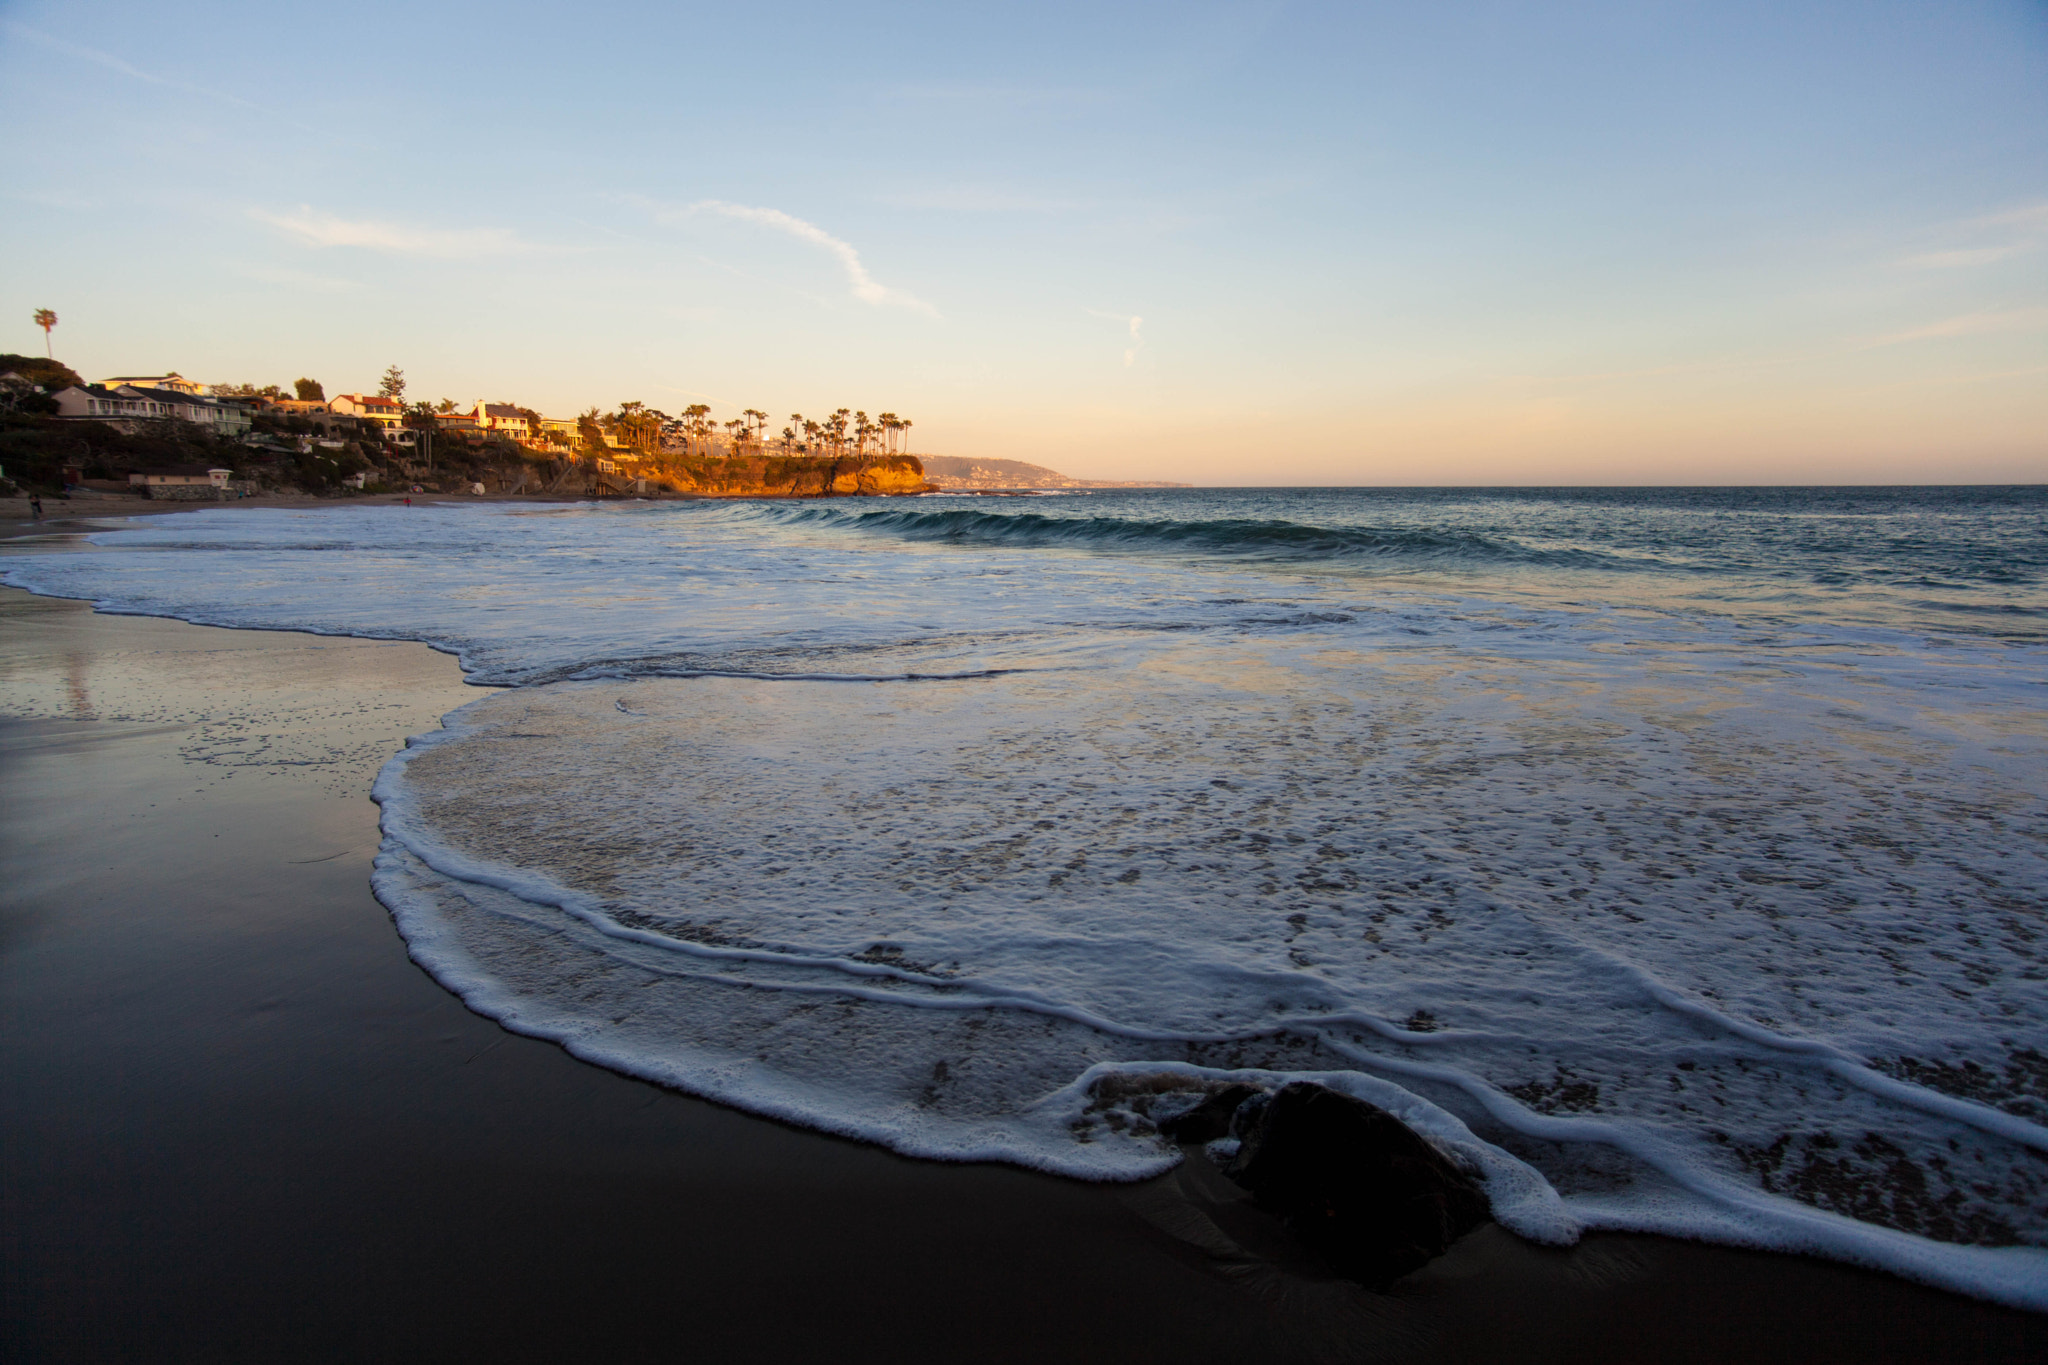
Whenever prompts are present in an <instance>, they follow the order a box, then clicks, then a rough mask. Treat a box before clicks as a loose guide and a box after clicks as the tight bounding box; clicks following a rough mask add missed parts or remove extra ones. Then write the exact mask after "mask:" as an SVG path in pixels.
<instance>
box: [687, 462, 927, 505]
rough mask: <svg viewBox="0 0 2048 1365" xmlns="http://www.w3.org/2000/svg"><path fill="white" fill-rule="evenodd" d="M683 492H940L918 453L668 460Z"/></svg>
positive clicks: (766, 494)
mask: <svg viewBox="0 0 2048 1365" xmlns="http://www.w3.org/2000/svg"><path fill="white" fill-rule="evenodd" d="M655 479H658V481H659V482H661V483H663V484H665V485H667V486H668V487H670V488H672V489H673V490H674V491H676V492H678V493H696V494H699V495H700V496H707V497H724V498H749V497H752V498H759V497H798V498H801V497H857V496H860V495H863V494H865V495H870V496H874V495H883V496H886V495H890V494H904V493H936V492H938V491H939V490H938V488H937V487H936V486H935V485H933V484H932V483H931V482H930V481H929V480H927V479H926V478H925V474H924V466H923V465H922V464H920V463H919V462H918V460H917V457H916V456H914V455H878V456H869V457H867V458H865V459H860V458H856V457H853V456H847V457H844V458H841V459H828V458H819V457H810V456H785V457H777V456H772V455H739V456H724V457H717V458H696V459H682V460H677V461H675V462H673V463H667V464H664V465H663V467H662V468H661V470H660V471H659V473H658V474H657V475H656V476H655Z"/></svg>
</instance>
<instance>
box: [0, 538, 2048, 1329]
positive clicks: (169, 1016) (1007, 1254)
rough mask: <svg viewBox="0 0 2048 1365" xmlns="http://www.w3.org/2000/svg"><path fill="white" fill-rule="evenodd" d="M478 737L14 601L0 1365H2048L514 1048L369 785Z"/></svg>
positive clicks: (194, 637)
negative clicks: (447, 944)
mask: <svg viewBox="0 0 2048 1365" xmlns="http://www.w3.org/2000/svg"><path fill="white" fill-rule="evenodd" d="M329 505H332V504H329ZM10 552H30V553H37V552H49V553H63V552H64V550H63V548H62V546H61V544H60V543H55V542H44V541H35V540H31V541H27V542H23V541H16V542H14V543H13V545H11V546H10ZM478 695H479V693H478V692H477V690H476V689H474V688H467V687H464V686H462V685H461V684H460V682H459V674H458V670H457V668H456V666H455V662H454V660H452V659H450V658H448V657H446V656H443V655H439V654H436V653H434V652H432V651H430V650H428V649H426V648H425V647H424V646H419V645H406V644H392V643H385V642H372V641H357V640H337V639H330V638H323V637H314V636H306V635H297V634H289V633H282V632H251V631H224V630H216V629H210V628H204V627H197V626H189V625H185V624H182V623H178V622H169V621H158V620H150V619H144V618H135V617H110V616H101V615H97V614H95V613H93V612H91V611H90V610H89V609H87V608H86V607H85V606H84V605H83V604H79V603H71V602H59V601H53V600H49V599H38V598H33V597H30V596H28V595H27V594H25V593H21V592H17V591H13V590H6V591H0V714H4V715H7V716H11V717H15V718H16V719H12V720H8V721H6V722H4V723H0V765H4V772H0V781H4V787H0V790H4V791H5V793H6V800H5V803H4V807H0V825H4V832H5V833H4V839H0V872H4V876H5V879H6V880H5V885H6V886H7V888H8V890H7V895H6V898H5V905H4V912H0V913H4V917H0V983H4V984H0V1001H4V1008H5V1011H6V1012H5V1016H4V1024H0V1085H4V1087H5V1090H4V1104H0V1163H4V1166H0V1186H4V1214H0V1258H4V1262H5V1272H4V1273H5V1304H6V1307H5V1312H4V1324H0V1355H4V1356H5V1357H6V1358H7V1359H10V1360H108V1359H137V1360H142V1359H147V1360H187V1359H191V1360H202V1359H203V1360H209V1361H214V1360H280V1359H361V1358H371V1357H374V1358H379V1359H400V1360H413V1359H434V1360H448V1359H458V1360H464V1359H485V1358H489V1359H494V1360H503V1359H512V1360H524V1359H542V1358H550V1359H562V1358H568V1359H590V1358H604V1359H618V1360H638V1359H653V1358H668V1357H671V1356H674V1355H678V1354H684V1355H689V1356H692V1357H696V1358H703V1359H713V1360H762V1361H769V1360H806V1359H824V1358H832V1359H838V1360H883V1359H888V1360H933V1361H936V1360H954V1359H961V1358H979V1359H986V1360H998V1361H1000V1360H1019V1361H1022V1360H1044V1359H1058V1358H1067V1359H1080V1360H1145V1361H1153V1360H1173V1361H1181V1360H1184V1361H1226V1360H1227V1361H1234V1362H1236V1361H1243V1360H1246V1359H1253V1358H1256V1359H1264V1360H1276V1361H1295V1360H1302V1361H1310V1360H1316V1361H1320V1360H1329V1361H1351V1360H1358V1361H1369V1360H1444V1361H1462V1360H1480V1359H1501V1360H1515V1361H1550V1360H1555V1361H1568V1360H1569V1361H1583V1360H1618V1361H1619V1360H1627V1361H1635V1360H1643V1361H1649V1360H1657V1361H1725V1360H1730V1359H1738V1358H1741V1359H1746V1360H1750V1361H1809V1360H1823V1361H1834V1360H1843V1361H1849V1360H1856V1361H1890V1360H1898V1361H1907V1360H1921V1361H1925V1360H1972V1361H2006V1360H2011V1361H2020V1360H2039V1359H2048V1318H2044V1317H2038V1316H2030V1315H2026V1314H2021V1313H2016V1312H2011V1311H2008V1310H2004V1309H1999V1308H1995V1307H1991V1306H1987V1305H1983V1304H1979V1303H1975V1302H1973V1301H1970V1300H1967V1299H1962V1298H1958V1297H1955V1296H1952V1295H1947V1294H1942V1293H1939V1292H1936V1291H1932V1290H1927V1289H1923V1288H1920V1287H1918V1286H1915V1285H1910V1284H1905V1283H1902V1282H1900V1281H1897V1280H1894V1279H1891V1278H1889V1277H1886V1276H1882V1275H1878V1274H1874V1273H1870V1272H1866V1271H1861V1270H1858V1269H1855V1268H1852V1267H1846V1266H1839V1265H1832V1264H1827V1263H1823V1262H1817V1261H1808V1260H1802V1259H1799V1258H1793V1257H1784V1256H1775V1255H1762V1254H1756V1253H1747V1252H1741V1251H1735V1250H1730V1249H1726V1248H1714V1247H1705V1246H1699V1245H1695V1244H1690V1243H1683V1242H1677V1241H1671V1240H1668V1239H1662V1238H1652V1237H1618V1236H1603V1237H1594V1238H1589V1239H1587V1240H1586V1241H1585V1242H1584V1243H1582V1244H1581V1245H1580V1246H1578V1247H1576V1248H1572V1249H1570V1250H1552V1249H1545V1248H1536V1247H1531V1246H1528V1245H1526V1244H1524V1243H1522V1242H1520V1241H1518V1240H1517V1239H1515V1238H1513V1237H1511V1236H1509V1235H1508V1234H1506V1233H1504V1232H1501V1231H1500V1230H1499V1229H1497V1228H1488V1229H1485V1230H1482V1231H1481V1232H1479V1233H1476V1234H1474V1235H1473V1236H1472V1237H1470V1238H1468V1239H1467V1240H1466V1241H1465V1242H1463V1243H1461V1244H1460V1245H1459V1246H1458V1247H1457V1248H1454V1250H1453V1251H1452V1253H1451V1254H1450V1255H1449V1256H1447V1257H1445V1258H1443V1259H1442V1260H1440V1261H1438V1262H1437V1263H1435V1264H1434V1265H1433V1266H1431V1267H1429V1268H1427V1269H1425V1270H1424V1271H1422V1272H1419V1273H1418V1274H1416V1275H1414V1276H1411V1277H1410V1278H1409V1279H1408V1280H1406V1281H1403V1282H1402V1283H1401V1284H1400V1285H1398V1286H1396V1287H1395V1290H1394V1292H1393V1293H1391V1294H1389V1295H1374V1294H1369V1293H1366V1292H1365V1291H1363V1290H1360V1289H1358V1288H1356V1287H1355V1286H1351V1285H1348V1284H1345V1283H1343V1282H1341V1281H1335V1280H1332V1279H1330V1278H1328V1277H1327V1276H1325V1275H1323V1274H1322V1273H1321V1272H1320V1271H1319V1270H1318V1269H1317V1267H1315V1266H1314V1265H1313V1264H1312V1263H1308V1262H1305V1261H1304V1260H1303V1259H1302V1258H1301V1257H1300V1256H1299V1254H1298V1253H1297V1252H1295V1251H1294V1249H1293V1248H1292V1246H1291V1244H1290V1243H1289V1241H1288V1239H1287V1238H1286V1236H1285V1235H1284V1233H1283V1232H1282V1231H1281V1230H1280V1229H1278V1228H1277V1227H1276V1226H1274V1225H1273V1224H1272V1223H1271V1222H1270V1220H1267V1219H1265V1218H1264V1217H1263V1215H1261V1214H1259V1213H1258V1211H1257V1210H1256V1209H1255V1208H1253V1207H1251V1206H1250V1205H1249V1204H1248V1203H1246V1202H1245V1201H1244V1200H1243V1199H1242V1198H1240V1197H1238V1196H1237V1194H1236V1192H1235V1190H1234V1187H1231V1186H1229V1185H1228V1183H1227V1182H1225V1181H1222V1180H1221V1178H1220V1177H1217V1176H1215V1175H1214V1174H1213V1173H1212V1172H1208V1171H1205V1170H1202V1169H1198V1168H1193V1167H1189V1168H1183V1169H1182V1170H1181V1171H1179V1172H1176V1173H1174V1174H1172V1175H1169V1176H1166V1177H1163V1178H1162V1179H1160V1180H1157V1181H1152V1182H1149V1183H1147V1184H1145V1185H1141V1186H1135V1187H1104V1186H1089V1185H1082V1184H1076V1183H1073V1182H1068V1181H1063V1180H1058V1179H1054V1178H1051V1177H1045V1176H1040V1175H1035V1174H1033V1173H1030V1172H1026V1171H1019V1170H1012V1169H1008V1168H1003V1167H994V1166H946V1165H938V1164H932V1163H923V1162H912V1161H906V1160H903V1159H900V1158H897V1157H894V1156H892V1155H890V1154H889V1153H887V1152H884V1151H881V1150H879V1149H876V1148H872V1147H867V1146H863V1145H860V1144H856V1143H851V1142H845V1141H841V1140H839V1139H835V1138H830V1137H825V1136H822V1135H819V1134H815V1133H810V1132H806V1131H802V1130H798V1129H793V1128H789V1127H786V1126H783V1125H780V1124H776V1123H772V1122H768V1121H765V1120H761V1119H756V1118H752V1117H749V1116H747V1115H744V1114H739V1113H736V1112H733V1111H731V1110H727V1109H723V1108H720V1107H718V1106H715V1105H711V1104H708V1103H704V1102H702V1101H698V1100H694V1099H691V1098H689V1097H687V1096H683V1095H678V1094H674V1093H671V1092H667V1091H663V1090H660V1089H657V1088H655V1087H652V1086H648V1085H645V1084H642V1083H640V1082H637V1081H632V1080H628V1079H626V1078H623V1077H620V1076H617V1075H614V1074H612V1073H609V1072H605V1071H602V1070H599V1069H597V1068H594V1067H590V1066H586V1065H584V1064H583V1063H580V1062H577V1061H575V1060H574V1059H572V1058H570V1057H569V1056H568V1055H567V1054H565V1053H563V1052H562V1051H560V1050H559V1049H558V1048H556V1047H554V1046H553V1045H551V1044H547V1043H543V1042H538V1041H535V1040H532V1039H527V1038H521V1037H517V1036H514V1035H511V1034H508V1033H505V1032H504V1031H502V1030H500V1029H499V1028H498V1027H497V1026H496V1025H494V1024H492V1023H491V1022H489V1021H488V1020H485V1019H482V1018H480V1017H478V1016H475V1015H472V1014H470V1013H469V1012H468V1011H467V1010H465V1009H464V1008H463V1007H462V1005H461V1004H460V1003H459V1002H458V1001H456V1000H455V999H454V998H453V997H452V996H450V995H448V994H447V993H446V992H444V991H442V990H441V989H440V988H439V987H438V986H437V985H435V984H434V983H433V982H432V981H431V980H430V979H429V978H427V977H426V976H425V974H424V973H422V972H421V971H419V970H418V969H417V968H416V967H414V966H413V965H412V964H411V963H410V962H409V961H408V960H407V958H406V956H405V951H404V945H403V943H402V941H401V940H400V939H399V938H398V936H397V934H396V932H395V931H394V930H393V928H392V926H391V922H390V920H389V918H388V916H387V915H386V914H385V913H384V911H383V909H382V907H381V906H379V905H378V904H377V903H376V901H375V899H374V898H373V897H372V896H371V895H370V892H369V886H368V875H369V864H370V859H371V857H372V856H373V854H374V852H375V848H376V843H377V834H376V809H375V807H374V806H373V805H372V804H371V803H370V801H369V799H368V796H367V792H368V788H369V783H370V779H371V777H372V776H373V775H374V774H375V772H376V770H377V768H378V767H379V766H381V764H382V763H383V761H384V759H385V758H386V757H388V755H389V754H390V752H391V751H392V750H394V749H396V748H397V747H398V746H399V745H400V744H401V743H402V742H403V737H404V736H405V735H407V734H411V733H417V732H419V731H422V730H426V729H430V728H433V727H434V726H435V725H436V724H437V723H438V719H439V717H440V716H441V715H442V714H443V713H444V712H446V711H447V710H449V709H450V708H452V707H453V706H456V705H460V704H461V703H463V702H464V701H468V700H473V699H475V698H476V697H477V696H478Z"/></svg>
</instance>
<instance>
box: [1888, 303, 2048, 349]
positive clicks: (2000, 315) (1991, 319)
mask: <svg viewBox="0 0 2048 1365" xmlns="http://www.w3.org/2000/svg"><path fill="white" fill-rule="evenodd" d="M2043 328H2048V308H2008V309H2004V310H2000V311H1982V312H1976V313H1961V314H1958V315H1957V316H1955V317H1952V318H1943V319H1942V320H1941V321H1939V322H1930V323H1928V324H1927V325H1926V326H1924V327H1911V328H1908V329H1906V330H1905V331H1902V332H1890V333H1887V334H1886V335H1884V336H1879V337H1872V338H1871V339H1870V340H1868V341H1866V342H1864V343H1863V346H1862V348H1861V349H1863V350H1875V349H1877V348H1878V347H1880V346H1901V345H1904V344H1905V343H1907V342H1910V341H1940V340H1944V339H1946V338H1949V337H1962V336H1977V335H1980V334H1982V333H1986V332H2032V331H2039V330H2041V329H2043Z"/></svg>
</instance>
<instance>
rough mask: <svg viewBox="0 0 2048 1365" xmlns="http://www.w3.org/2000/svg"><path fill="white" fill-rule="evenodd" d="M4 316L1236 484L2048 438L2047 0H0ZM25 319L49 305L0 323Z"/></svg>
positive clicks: (1724, 459)
mask: <svg viewBox="0 0 2048 1365" xmlns="http://www.w3.org/2000/svg"><path fill="white" fill-rule="evenodd" d="M0 100H4V101H5V114H6V118H7V120H8V126H9V127H10V128H12V129H14V130H15V131H16V134H17V136H16V137H14V138H11V139H9V140H8V142H7V144H6V145H5V146H4V148H0V164H4V166H5V173H4V175H0V193H4V194H5V195H6V196H7V199H8V204H7V212H6V214H5V215H4V219H0V253H4V257H5V259H6V260H7V262H8V266H7V268H6V269H5V270H4V271H0V325H4V326H6V327H9V328H12V329H13V339H12V340H9V339H8V338H7V337H6V336H0V348H6V349H14V350H20V351H27V350H32V349H39V348H40V343H41V340H42V338H41V334H40V333H39V332H38V331H36V330H35V329H34V327H33V326H32V325H31V324H30V323H29V320H28V319H29V314H30V313H31V311H32V310H33V309H35V308H37V307H50V308H54V309H56V310H57V312H58V314H59V316H60V318H61V319H62V321H61V322H60V325H59V327H58V330H57V333H56V345H57V351H58V354H59V355H60V357H62V358H64V359H66V360H68V361H69V362H71V363H72V364H73V365H74V366H75V367H77V368H78V369H80V370H81V371H83V372H85V373H86V374H87V375H88V377H103V376H105V375H109V374H116V373H136V372H144V371H153V370H156V369H159V368H174V369H177V370H179V371H181V372H183V373H185V374H187V375H188V376H191V377H194V378H201V379H205V380H209V381H244V380H246V381H252V382H257V383H275V382H285V381H289V380H290V379H292V378H294V377H296V376H298V375H301V374H306V375H312V376H314V377H317V378H319V379H320V380H322V382H323V383H325V384H326V385H327V389H328V392H329V393H335V392H340V391H343V390H352V389H359V388H369V387H373V386H374V384H375V382H376V377H377V375H378V374H379V373H380V372H381V371H382V370H383V368H384V366H385V365H387V364H391V363H397V364H399V365H401V366H403V367H404V369H405V371H406V373H407V375H408V377H409V379H410V381H411V384H412V392H413V394H414V395H415V396H428V397H434V398H439V397H442V396H446V397H450V398H455V399H458V400H461V401H463V402H465V403H466V402H467V401H468V400H470V399H474V398H485V399H490V400H493V401H500V400H511V401H517V402H520V403H525V404H531V405H533V406H536V407H539V408H541V409H542V410H543V411H546V412H548V413H550V414H555V413H567V412H570V411H573V410H576V409H580V408H583V407H587V406H589V405H591V404H600V405H603V406H605V407H610V406H612V405H614V404H616V403H617V402H619V401H621V400H624V399H640V400H642V401H645V402H648V403H650V404H653V405H654V406H656V407H661V408H665V409H668V410H671V411H673V410H675V409H677V408H680V407H682V406H684V405H686V404H688V403H691V402H695V401H706V402H710V403H712V404H713V405H714V407H715V408H716V409H717V410H718V415H720V416H726V415H731V414H732V413H736V412H737V410H738V409H740V408H742V407H759V408H764V409H766V410H767V411H769V412H771V413H773V414H775V415H776V416H777V418H778V419H779V418H781V417H783V416H784V415H785V414H787V413H789V412H791V411H793V410H801V411H804V412H806V413H813V414H815V413H819V412H824V411H829V410H830V409H832V408H834V407H839V406H842V405H844V406H850V407H864V408H866V409H867V410H868V411H870V412H875V411H880V410H882V409H893V410H894V411H896V412H899V413H903V414H906V415H909V416H911V417H912V418H913V419H914V420H915V421H916V423H917V425H916V427H915V429H914V432H913V437H914V444H915V446H916V448H918V449H921V450H925V451H935V452H940V453H949V454H967V455H989V456H1009V457H1015V458H1023V459H1032V460H1037V461H1039V462H1042V463H1047V464H1051V465H1054V466H1055V467H1058V468H1062V469H1066V470H1068V471H1069V472H1073V473H1079V474H1085V475H1093V476H1098V477H1127V478H1169V479H1183V480H1187V481H1191V482H1202V483H1550V482H1568V483H1672V482H1677V483H1691V482H1706V483H1728V482H1736V483H1740V482H1762V481H1769V482H1779V481H1793V482H1890V481H1902V482H1911V481H1948V480H1955V481H1976V480H1993V481H2003V480H2027V481H2039V480H2042V479H2048V5H2043V4H2041V3H2038V0H2037V2H2036V3H1984V4H1949V5H1941V6H1932V5H1927V4H1924V3H1923V4H1911V5H1906V4H1897V5H1894V4H1885V3H1868V2H1866V3H1858V4H1839V5H1834V4H1799V3H1779V4H1771V5H1744V4H1728V3H1723V4H1712V5H1708V4H1651V3H1635V4H1629V5H1601V4H1584V5H1549V6H1540V5H1531V4H1469V5H1460V4H1447V5H1430V6H1419V5H1389V6H1376V5H1366V4H1356V5H1342V6H1337V5H1303V4H1257V5H1235V4H1232V5H1207V6H1204V5H1120V6H1114V7H1109V8H1105V7H1102V6H1100V5H1073V6H1066V5H1044V4H1039V5H1032V6H1002V7H998V6H962V5H957V4H954V5H931V6H912V5H897V6H861V5H836V6H822V5H819V6H813V5H779V6H778V5H754V6H749V7H745V8H744V12H741V7H734V6H717V7H711V6H703V7H697V6H689V5H660V6H647V5H627V4H610V5H607V4H582V5H576V6H566V5H564V6H540V5H520V4H511V5H506V4H493V5H488V6H485V5H460V4H441V5H431V6H421V5H355V6H346V5H336V6H327V7H321V8H317V9H304V10H300V9H288V8H280V7H276V6H269V5H264V6H258V5H254V4H247V5H243V4H188V5H183V6H177V7H164V6H156V5H150V6H144V5H134V4H123V3H96V2H95V0H71V2H70V3H65V4H61V5H59V4H54V3H14V4H0ZM5 319H13V321H12V322H5V321H4V320H5Z"/></svg>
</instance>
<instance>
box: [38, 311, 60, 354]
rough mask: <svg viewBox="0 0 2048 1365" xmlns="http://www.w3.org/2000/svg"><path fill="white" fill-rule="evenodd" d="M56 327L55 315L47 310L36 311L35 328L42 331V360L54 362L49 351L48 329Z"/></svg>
mask: <svg viewBox="0 0 2048 1365" xmlns="http://www.w3.org/2000/svg"><path fill="white" fill-rule="evenodd" d="M56 325H57V315H56V313H54V312H52V311H51V310H50V309H48V308H38V309H36V326H38V327H40V328H42V329H43V359H45V360H55V359H56V358H57V357H56V356H55V355H53V354H52V353H51V351H50V329H51V328H52V327H55V326H56Z"/></svg>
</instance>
